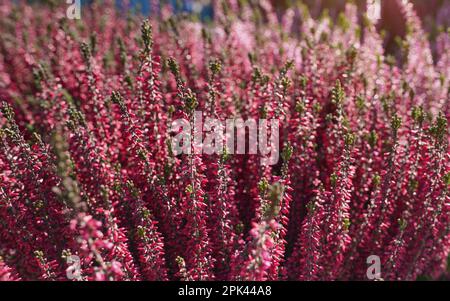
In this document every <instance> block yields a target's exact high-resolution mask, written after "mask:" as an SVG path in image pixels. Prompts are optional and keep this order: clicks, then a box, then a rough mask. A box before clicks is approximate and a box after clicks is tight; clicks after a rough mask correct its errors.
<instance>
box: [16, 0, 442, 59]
mask: <svg viewBox="0 0 450 301" xmlns="http://www.w3.org/2000/svg"><path fill="white" fill-rule="evenodd" d="M16 1H20V0H16ZM27 1H28V2H32V3H43V2H56V3H60V2H59V1H64V2H66V0H27ZM80 1H81V3H82V5H89V4H90V3H92V2H93V1H99V0H80ZM113 1H115V3H116V6H117V7H118V8H119V9H120V10H123V11H134V12H136V13H141V14H143V15H151V14H154V13H158V12H159V11H160V9H161V7H163V6H165V5H170V6H171V7H172V10H173V12H174V13H177V14H178V13H188V14H194V15H196V16H198V17H199V18H200V19H201V20H203V21H207V20H210V19H212V18H213V17H214V9H213V7H215V4H217V3H218V2H221V1H223V0H113ZM236 1H237V2H250V3H253V4H256V3H258V0H236ZM269 1H270V2H271V3H272V5H273V6H274V7H275V9H276V12H277V14H278V16H279V17H281V16H282V15H283V13H284V12H285V11H286V9H287V8H289V7H290V6H293V5H296V4H298V3H300V2H301V3H303V4H305V5H307V7H308V8H309V11H310V13H311V15H312V16H313V17H319V16H320V15H321V14H323V13H324V12H325V11H326V12H327V13H328V14H329V16H330V17H331V18H332V19H334V20H336V19H337V18H338V16H339V14H340V13H341V12H342V11H344V8H345V5H346V3H348V2H352V3H355V4H356V5H357V6H358V7H359V11H360V13H361V14H360V15H361V16H362V14H363V13H364V12H365V11H366V7H367V4H368V3H371V4H372V5H375V6H376V7H377V8H378V10H379V13H380V20H379V22H378V29H379V30H380V31H383V32H384V33H385V50H386V51H387V53H392V52H393V50H395V48H396V47H397V45H396V42H395V41H396V39H397V37H400V38H402V37H404V34H405V31H406V28H405V21H404V20H403V18H402V16H401V13H400V11H399V7H398V6H397V3H396V1H394V0H269ZM409 1H410V2H411V3H413V5H414V9H415V11H416V12H417V14H418V15H419V17H420V19H421V21H422V25H423V28H424V29H425V31H426V32H427V33H428V38H429V39H430V41H433V40H434V38H435V37H436V36H437V34H438V33H439V32H440V31H443V30H448V28H449V26H450V0H409ZM394 52H395V51H394Z"/></svg>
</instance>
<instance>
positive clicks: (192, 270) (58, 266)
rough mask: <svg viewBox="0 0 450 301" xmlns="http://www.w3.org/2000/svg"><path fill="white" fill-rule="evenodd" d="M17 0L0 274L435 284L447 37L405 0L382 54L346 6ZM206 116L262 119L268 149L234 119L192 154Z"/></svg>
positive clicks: (446, 173)
mask: <svg viewBox="0 0 450 301" xmlns="http://www.w3.org/2000/svg"><path fill="white" fill-rule="evenodd" d="M25 2H26V1H1V3H0V102H1V105H0V106H1V113H0V280H367V279H380V278H381V279H385V280H415V279H417V278H419V277H428V278H432V279H448V277H449V274H448V270H447V257H448V256H449V252H450V197H449V185H450V165H449V162H450V161H449V160H450V156H449V149H448V143H449V131H448V125H447V124H448V119H449V117H450V105H449V103H450V99H449V91H450V73H449V70H450V57H449V54H450V53H449V52H448V49H449V48H450V36H449V32H448V30H441V31H440V32H439V33H438V35H437V37H436V38H435V40H434V41H433V42H431V41H429V40H428V39H427V38H426V33H425V31H424V30H423V29H422V25H421V21H420V19H419V17H418V16H417V15H416V13H415V11H414V7H413V6H412V4H410V3H408V1H403V0H402V1H401V0H398V1H397V0H396V2H397V5H398V7H399V8H400V13H401V15H402V17H403V20H404V22H405V27H406V29H407V30H406V33H405V35H404V37H402V38H399V39H398V51H396V52H395V53H394V55H389V54H388V53H387V52H386V51H385V49H384V44H383V43H384V42H383V34H382V33H381V32H380V31H379V29H378V28H377V26H376V25H377V24H376V23H377V20H376V18H374V17H373V16H372V15H370V14H366V12H365V11H360V10H358V9H357V8H356V6H354V5H353V4H347V5H346V8H345V11H344V12H343V13H341V14H340V15H339V17H338V18H337V19H336V20H334V19H332V18H331V17H329V16H327V15H326V14H324V15H323V16H322V17H320V18H313V17H312V16H311V15H310V14H309V12H308V10H307V8H306V7H305V6H303V5H301V4H298V5H295V6H293V7H290V8H289V9H287V10H286V11H285V12H284V13H283V14H280V13H279V12H276V11H275V10H274V9H273V8H272V7H271V5H270V3H269V2H267V1H234V0H228V1H214V18H213V20H212V21H210V22H203V23H202V22H200V21H198V20H196V19H195V17H192V16H189V15H183V14H178V15H177V14H174V13H172V11H171V8H170V7H168V6H161V7H160V6H158V5H157V7H158V13H157V14H156V13H155V14H154V15H152V16H151V17H150V18H149V19H146V20H144V19H143V18H142V17H140V16H138V15H127V14H126V13H125V12H123V11H118V10H116V9H115V6H114V3H113V2H114V1H94V3H93V4H92V6H91V7H90V8H89V9H87V8H83V10H82V15H81V19H79V20H71V19H69V18H67V15H66V9H67V7H66V6H65V5H64V4H63V5H61V6H59V5H54V4H53V5H29V4H26V3H25ZM247 2H248V3H247ZM154 8H156V6H155V7H154ZM209 118H214V119H215V120H220V121H223V122H221V123H220V125H219V126H218V125H217V124H216V125H215V126H216V127H219V128H220V129H221V130H224V129H225V128H226V127H227V125H226V123H225V120H234V121H236V120H242V121H245V120H256V121H261V120H266V121H268V123H270V121H274V120H275V121H276V125H277V126H278V127H277V128H275V127H274V125H275V123H271V127H270V130H269V131H268V132H267V133H266V134H267V135H266V137H265V138H266V139H263V140H264V141H263V142H264V143H266V144H267V145H271V146H272V147H273V146H278V149H279V156H277V157H276V159H277V160H275V161H272V160H268V159H267V156H268V154H267V153H261V152H252V151H251V149H252V148H253V147H254V146H255V143H256V142H258V143H259V144H261V140H258V141H256V140H252V139H251V138H252V135H251V129H250V127H249V126H248V125H249V124H248V123H245V124H244V125H245V126H242V127H237V131H236V135H235V134H234V132H233V133H232V138H233V139H231V137H230V136H226V135H228V132H227V134H226V135H219V136H217V137H216V139H215V144H214V145H215V147H216V150H219V151H218V152H217V151H216V152H208V151H200V150H201V149H202V147H203V146H204V145H206V144H207V143H206V140H207V139H208V138H207V137H206V136H205V131H208V130H209V131H211V130H212V128H213V126H211V124H208V122H209V121H207V120H208V119H209ZM178 120H184V121H185V122H184V123H183V124H184V126H183V129H181V128H178V129H177V130H174V128H173V124H174V122H176V121H178ZM199 124H200V130H199V127H198V125H199ZM259 124H261V123H259ZM185 128H189V131H188V132H187V133H188V135H184V134H183V132H184V130H185ZM257 132H258V135H259V136H261V133H262V128H259V129H258V131H257ZM180 135H183V137H184V139H183V148H184V152H183V153H179V152H177V149H176V148H175V145H174V143H173V139H174V137H176V136H180ZM273 137H276V139H273ZM230 139H231V140H230ZM239 139H244V140H246V143H244V146H243V147H242V148H241V149H240V150H241V151H237V149H239V147H240V146H239ZM228 141H232V143H231V144H230V143H229V142H228ZM252 141H253V142H252ZM255 141H256V142H255ZM258 147H261V145H258ZM273 150H274V149H273V148H272V151H273ZM271 154H272V155H273V153H271ZM370 258H372V259H373V258H375V261H374V262H375V264H378V265H379V270H377V271H378V272H377V273H376V275H375V276H374V275H372V274H371V273H370V269H369V268H370V267H371V265H372V263H373V262H372V259H370ZM377 260H378V262H377ZM368 269H369V270H368ZM372 276H374V277H372Z"/></svg>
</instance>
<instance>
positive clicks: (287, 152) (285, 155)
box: [281, 142, 293, 162]
mask: <svg viewBox="0 0 450 301" xmlns="http://www.w3.org/2000/svg"><path fill="white" fill-rule="evenodd" d="M292 151H293V147H292V145H291V144H290V143H289V142H288V143H287V144H286V146H285V147H284V148H283V151H282V153H281V158H282V159H283V160H284V161H285V162H287V161H289V160H290V159H291V156H292Z"/></svg>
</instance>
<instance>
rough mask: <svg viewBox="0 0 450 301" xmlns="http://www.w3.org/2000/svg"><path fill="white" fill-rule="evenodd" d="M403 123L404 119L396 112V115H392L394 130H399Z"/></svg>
mask: <svg viewBox="0 0 450 301" xmlns="http://www.w3.org/2000/svg"><path fill="white" fill-rule="evenodd" d="M401 125H402V119H401V118H400V117H399V116H398V115H397V114H394V116H392V119H391V128H392V130H393V131H394V132H397V131H398V129H399V128H400V127H401Z"/></svg>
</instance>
